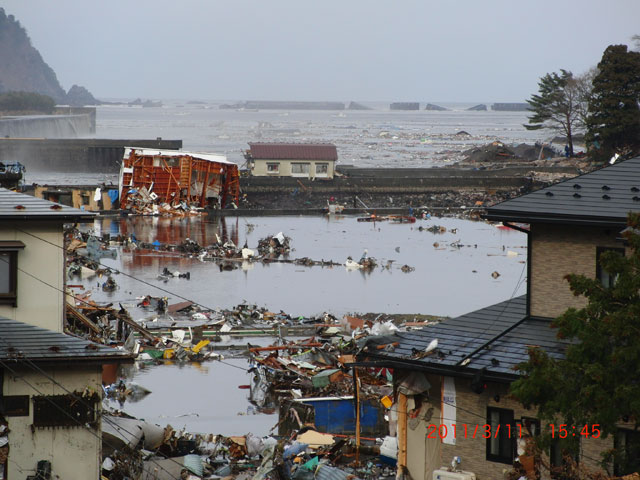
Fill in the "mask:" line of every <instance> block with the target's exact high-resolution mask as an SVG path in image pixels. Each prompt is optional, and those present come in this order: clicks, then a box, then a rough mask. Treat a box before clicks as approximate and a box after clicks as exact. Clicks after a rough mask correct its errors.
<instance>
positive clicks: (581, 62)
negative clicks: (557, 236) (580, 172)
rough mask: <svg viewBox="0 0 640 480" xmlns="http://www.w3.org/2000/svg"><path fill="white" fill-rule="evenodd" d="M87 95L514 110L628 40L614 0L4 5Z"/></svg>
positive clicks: (625, 19)
mask: <svg viewBox="0 0 640 480" xmlns="http://www.w3.org/2000/svg"><path fill="white" fill-rule="evenodd" d="M3 7H4V9H5V11H6V13H7V14H13V15H15V16H16V18H17V19H18V20H19V21H20V22H21V23H22V25H23V26H24V27H25V28H26V29H27V32H28V34H29V36H30V37H31V40H32V43H33V45H34V46H35V47H36V48H37V49H38V50H40V52H41V54H42V56H43V58H44V59H45V61H46V62H47V63H48V64H49V65H50V66H51V67H52V68H53V69H54V70H55V71H56V73H57V74H58V79H59V80H60V82H61V84H62V86H63V88H65V89H68V88H69V87H70V86H71V85H72V84H73V83H77V84H81V85H84V86H86V87H87V88H88V89H89V90H90V91H92V93H94V95H96V96H97V97H98V98H105V97H143V98H200V99H230V100H231V99H238V100H240V99H291V100H342V101H349V100H388V101H392V100H393V101H402V100H413V101H460V102H474V101H478V102H481V101H483V102H490V101H524V100H525V99H526V98H528V97H529V95H531V93H533V92H534V91H536V90H537V81H538V79H539V77H541V76H542V75H544V74H545V73H548V72H551V71H557V70H559V69H560V68H565V69H567V70H571V71H573V72H574V73H582V72H583V71H585V70H587V69H588V68H589V67H591V66H594V65H595V64H597V62H598V61H599V60H600V57H601V55H602V52H603V51H604V49H605V48H606V47H607V46H608V45H610V44H615V43H625V44H629V43H630V41H631V40H630V38H631V36H632V35H633V34H637V33H640V24H639V23H638V20H637V19H638V18H640V2H638V1H637V0H614V1H613V2H610V3H608V4H605V2H602V1H598V0H584V1H579V0H571V1H569V0H567V1H563V0H559V1H558V0H556V1H550V0H537V1H529V2H522V1H513V0H486V1H484V2H478V1H471V0H468V1H466V0H465V1H463V0H441V1H438V2H435V1H425V0H423V1H419V0H399V1H388V2H377V1H374V2H371V1H366V0H346V1H344V0H343V1H337V0H324V1H322V2H319V1H313V0H308V1H301V0H297V1H295V0H272V1H270V2H265V1H260V0H255V1H254V0H227V1H226V2H222V1H218V0H182V1H173V2H168V1H164V0H133V1H132V0H110V1H108V2H93V1H90V2H78V1H77V0H56V1H51V0H5V1H4V2H3Z"/></svg>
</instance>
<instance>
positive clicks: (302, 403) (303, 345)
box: [102, 307, 410, 480]
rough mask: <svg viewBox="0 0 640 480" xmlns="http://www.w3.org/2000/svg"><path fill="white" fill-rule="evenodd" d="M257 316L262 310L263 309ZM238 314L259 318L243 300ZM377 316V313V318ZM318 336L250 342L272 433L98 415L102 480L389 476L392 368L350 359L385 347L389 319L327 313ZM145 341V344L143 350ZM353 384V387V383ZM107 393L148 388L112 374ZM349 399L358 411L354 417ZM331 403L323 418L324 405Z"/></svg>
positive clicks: (258, 398)
mask: <svg viewBox="0 0 640 480" xmlns="http://www.w3.org/2000/svg"><path fill="white" fill-rule="evenodd" d="M260 313H261V314H262V316H263V318H264V315H265V314H266V313H267V312H260ZM236 314H237V315H238V316H239V317H242V316H245V317H252V316H254V317H256V318H255V319H256V320H259V319H258V318H257V317H258V315H256V312H255V311H253V310H252V309H251V308H250V307H243V308H238V309H237V310H236ZM377 318H380V316H378V317H377ZM322 320H323V322H324V323H322V324H316V325H315V327H316V335H314V336H313V337H310V338H307V339H304V340H300V341H297V342H286V341H283V340H281V341H279V342H278V343H276V344H274V345H271V346H267V347H251V346H249V348H247V350H246V354H247V355H248V356H249V358H250V366H249V369H248V371H249V372H251V373H252V374H253V378H252V380H251V385H250V386H249V389H250V394H249V395H250V396H249V398H250V401H251V402H252V403H254V404H255V405H256V407H258V409H259V410H261V411H267V412H270V411H274V410H276V409H277V411H278V414H279V420H278V423H277V425H276V426H274V428H273V429H272V431H273V430H275V429H277V432H276V433H274V434H273V435H269V436H265V437H257V436H255V435H253V434H251V433H248V434H246V435H243V436H223V435H214V434H202V433H199V434H193V433H188V432H185V431H180V432H176V431H175V430H174V429H173V428H172V427H171V426H170V425H167V426H165V427H160V426H158V425H153V424H150V423H149V422H146V421H144V420H138V419H135V418H132V417H130V416H128V415H126V414H123V413H122V412H119V411H111V412H105V413H104V415H103V420H102V424H103V442H104V447H103V464H102V467H103V471H102V475H103V476H104V478H108V479H113V480H115V479H121V478H125V477H128V478H132V479H147V478H149V479H150V478H154V479H167V480H169V479H178V478H189V479H192V480H195V479H205V478H230V479H231V478H243V479H249V478H252V479H255V480H261V479H309V480H310V479H314V478H335V479H344V480H347V479H356V478H363V479H364V478H392V477H394V476H395V475H396V468H395V464H396V459H397V441H396V438H395V433H396V419H397V412H396V410H395V405H394V404H393V400H392V397H393V388H392V372H391V371H390V370H388V369H367V368H358V369H357V370H356V369H354V367H353V365H352V364H353V362H354V361H355V356H356V354H357V353H359V352H360V351H366V350H371V349H378V350H379V349H383V348H384V349H392V348H394V346H395V345H396V343H395V337H394V336H393V333H394V332H396V331H398V330H399V329H406V328H410V325H409V323H410V322H408V323H407V324H403V325H400V326H397V325H395V324H394V323H393V322H392V321H390V320H387V321H372V320H365V319H361V318H357V317H350V316H347V317H344V318H343V319H341V320H338V319H336V318H335V317H332V316H330V315H326V316H324V318H323V319H322ZM146 351H147V349H145V352H146ZM356 385H357V387H355V386H356ZM105 393H106V394H107V395H108V396H110V397H112V398H116V399H118V400H119V401H121V403H122V402H124V401H130V399H131V398H134V399H135V397H136V396H145V395H149V394H150V393H149V392H148V391H145V390H144V389H140V388H139V387H136V386H135V385H132V384H129V385H127V384H125V383H123V382H117V383H115V384H113V385H111V386H107V387H106V388H105ZM354 406H355V407H356V408H357V409H359V410H360V411H361V415H360V416H359V417H358V418H357V419H356V417H355V410H354V408H353V407H354ZM327 408H331V409H332V412H333V413H332V415H331V419H330V420H328V419H327V416H326V415H323V412H324V411H325V410H326V409H327Z"/></svg>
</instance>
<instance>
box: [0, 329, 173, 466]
mask: <svg viewBox="0 0 640 480" xmlns="http://www.w3.org/2000/svg"><path fill="white" fill-rule="evenodd" d="M3 341H4V339H3ZM30 362H31V361H30V360H28V359H27V364H29V363H30ZM31 363H32V364H33V362H31ZM0 366H2V367H4V368H6V369H7V370H9V371H10V372H11V373H13V375H14V376H15V377H16V378H19V379H20V380H22V381H23V382H24V383H25V384H27V386H29V387H30V388H31V389H32V390H33V391H35V392H36V393H37V394H38V395H40V396H41V397H43V398H44V399H45V400H46V401H47V402H48V403H50V404H51V405H53V406H54V407H55V408H56V409H57V410H59V411H60V412H62V413H63V414H64V415H65V416H67V417H69V418H70V419H71V420H72V421H73V422H75V423H76V424H77V425H78V426H80V427H83V428H84V429H86V430H87V431H88V432H89V434H91V435H93V436H94V437H96V438H97V439H98V440H100V442H101V443H104V444H106V445H107V446H108V447H111V448H113V450H114V451H116V450H117V448H116V447H115V446H114V445H112V444H110V443H109V442H105V441H103V439H102V436H98V434H97V433H96V432H94V431H93V430H92V429H91V428H90V427H89V426H88V425H86V424H84V423H82V422H80V421H79V420H78V419H76V418H75V417H74V416H73V415H71V414H70V413H69V412H67V411H66V410H65V409H64V408H62V407H61V406H60V405H58V404H57V403H56V402H54V401H53V400H51V399H50V398H49V397H48V396H47V395H44V394H43V393H42V392H41V391H40V390H38V389H37V388H36V387H35V386H34V385H32V384H31V383H30V382H28V381H27V380H26V379H25V378H24V376H22V375H18V372H17V371H16V370H14V369H12V368H11V367H10V366H9V365H7V364H6V363H5V362H4V361H2V360H0ZM33 366H34V367H35V364H33ZM32 368H33V367H32ZM38 369H39V368H38ZM34 370H35V368H34ZM40 371H41V373H42V375H44V376H45V377H46V378H48V379H50V380H51V381H52V382H53V383H54V384H55V385H57V386H59V387H60V388H62V389H63V390H64V391H66V392H67V393H68V394H69V395H71V396H72V397H73V398H74V400H78V401H80V402H82V403H83V405H84V406H85V407H88V408H90V405H89V404H87V403H86V402H85V401H84V399H82V398H81V397H78V396H77V395H75V394H74V393H72V392H69V390H67V389H66V388H65V387H64V386H63V385H62V384H60V383H59V382H57V381H56V380H55V379H53V378H51V377H50V376H49V375H47V374H46V373H45V372H42V370H40ZM112 425H114V426H116V427H117V428H119V429H120V430H122V431H124V432H125V433H128V434H129V435H132V436H133V434H132V433H131V432H129V431H127V430H126V429H124V428H122V427H119V426H117V424H115V423H112ZM168 458H171V457H168ZM171 460H172V461H173V462H175V463H176V464H177V465H180V466H181V467H184V466H183V465H182V464H180V463H179V462H177V461H176V460H173V459H171ZM152 462H153V463H154V464H155V465H156V466H157V467H158V468H160V469H162V470H164V471H165V472H167V473H170V472H169V471H168V470H167V469H165V468H164V467H163V466H162V465H159V464H158V463H156V462H155V461H153V460H152ZM142 469H143V470H144V471H146V472H147V473H152V472H151V471H150V470H148V469H146V470H145V468H144V464H143V465H142Z"/></svg>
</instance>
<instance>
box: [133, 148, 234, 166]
mask: <svg viewBox="0 0 640 480" xmlns="http://www.w3.org/2000/svg"><path fill="white" fill-rule="evenodd" d="M131 152H135V153H136V154H137V155H140V156H143V155H149V156H152V157H155V156H161V157H172V158H173V157H177V158H181V157H192V158H197V159H200V160H206V161H207V162H217V163H226V164H227V165H235V163H233V162H230V161H229V160H227V157H226V155H222V154H216V153H204V152H187V151H183V150H154V149H153V148H137V147H125V148H124V158H129V156H130V155H131Z"/></svg>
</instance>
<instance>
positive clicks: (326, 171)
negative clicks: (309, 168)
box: [315, 162, 329, 177]
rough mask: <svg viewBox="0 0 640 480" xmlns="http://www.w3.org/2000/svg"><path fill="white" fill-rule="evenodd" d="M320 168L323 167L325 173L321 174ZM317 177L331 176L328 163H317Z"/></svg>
mask: <svg viewBox="0 0 640 480" xmlns="http://www.w3.org/2000/svg"><path fill="white" fill-rule="evenodd" d="M318 167H323V168H324V172H319V171H318ZM315 175H316V177H328V176H329V163H328V162H320V163H316V173H315Z"/></svg>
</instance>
